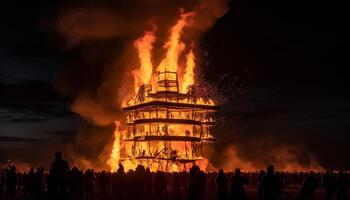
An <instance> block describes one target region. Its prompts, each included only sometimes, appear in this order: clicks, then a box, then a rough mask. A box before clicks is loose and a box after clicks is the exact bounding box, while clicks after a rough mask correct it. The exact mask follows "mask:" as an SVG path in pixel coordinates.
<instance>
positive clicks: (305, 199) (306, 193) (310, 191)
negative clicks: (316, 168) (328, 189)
mask: <svg viewBox="0 0 350 200" xmlns="http://www.w3.org/2000/svg"><path fill="white" fill-rule="evenodd" d="M316 186H317V184H316V179H315V175H314V172H313V171H311V172H310V173H309V175H307V176H306V177H305V179H304V181H303V184H302V186H301V189H300V200H314V199H315V189H316Z"/></svg>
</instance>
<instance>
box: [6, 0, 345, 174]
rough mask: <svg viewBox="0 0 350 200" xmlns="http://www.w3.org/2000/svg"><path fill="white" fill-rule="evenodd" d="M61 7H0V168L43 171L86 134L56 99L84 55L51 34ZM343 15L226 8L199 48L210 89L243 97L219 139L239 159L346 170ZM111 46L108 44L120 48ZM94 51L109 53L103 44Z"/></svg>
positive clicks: (299, 5) (312, 6) (229, 109)
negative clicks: (233, 122) (10, 163)
mask: <svg viewBox="0 0 350 200" xmlns="http://www.w3.org/2000/svg"><path fill="white" fill-rule="evenodd" d="M62 6H63V7H64V1H44V0H41V1H19V0H15V1H7V2H5V3H2V5H1V8H0V15H1V16H0V20H1V27H2V28H1V32H0V40H1V42H0V66H1V67H0V97H1V98H0V161H6V160H8V159H11V160H15V161H18V162H23V163H29V164H31V165H47V164H48V163H49V161H50V159H51V157H52V154H53V152H54V151H56V150H58V149H62V148H63V146H64V144H66V143H67V142H70V141H74V140H76V135H77V132H78V129H81V127H85V126H89V125H87V124H88V123H87V122H86V121H85V120H83V119H82V118H81V117H80V116H79V115H77V114H75V113H73V112H72V111H71V109H70V106H71V103H72V101H73V99H72V98H71V96H70V95H62V93H60V92H58V91H57V90H58V89H57V82H58V79H60V76H62V71H64V70H66V69H67V68H66V67H64V66H67V61H70V60H71V58H72V57H74V56H76V55H77V53H76V51H81V50H82V49H83V48H84V47H81V46H80V47H78V48H75V49H73V50H72V49H69V50H67V47H66V46H65V45H63V42H62V36H61V35H59V34H58V33H57V32H55V30H54V28H52V26H51V24H52V23H53V21H55V19H56V15H57V12H58V11H57V10H59V8H60V7H62ZM125 9H126V8H125ZM346 13H347V12H346V11H345V6H342V5H338V4H337V3H336V2H332V1H328V2H327V3H321V2H319V1H309V2H305V1H243V0H238V1H236V0H233V1H231V3H230V9H229V11H228V12H227V13H226V14H225V15H224V16H223V17H221V18H219V19H218V20H217V22H216V24H215V25H214V26H213V27H211V28H210V29H209V30H208V31H206V32H205V33H204V34H201V36H200V41H199V43H200V45H199V46H200V47H201V52H204V53H202V54H203V55H202V59H201V63H202V67H203V71H204V72H205V73H206V74H207V79H208V81H209V82H210V81H213V79H215V78H213V77H212V76H211V75H210V74H216V75H217V76H220V75H222V76H226V77H229V78H232V79H233V80H234V81H235V84H237V87H238V88H239V90H241V92H239V93H240V95H239V97H237V98H234V99H232V100H230V101H229V102H227V103H226V104H225V105H224V107H225V112H226V113H229V114H232V116H234V118H235V119H237V121H238V122H237V124H238V125H237V126H238V127H237V126H236V127H235V128H234V130H235V134H231V133H228V134H227V135H224V136H223V135H221V136H218V140H219V141H220V138H222V139H227V138H228V140H226V141H230V142H234V143H237V145H239V146H240V147H242V148H244V147H245V148H246V149H245V150H242V152H241V154H242V156H244V157H246V158H250V159H253V158H251V156H252V155H249V151H253V152H254V151H257V149H258V148H259V149H269V148H273V147H274V146H278V145H291V146H295V147H297V148H299V150H300V151H299V152H298V154H304V153H305V152H307V154H310V155H312V156H314V157H315V159H316V160H317V161H318V162H319V163H320V164H321V165H322V166H325V167H334V168H349V167H350V158H349V156H348V155H349V153H350V150H349V148H348V143H349V138H350V137H349V135H348V132H349V130H350V127H349V121H350V105H349V98H350V96H349V88H348V85H349V84H348V83H349V80H348V78H347V76H348V73H347V71H348V70H347V68H348V67H349V62H348V59H347V58H346V56H347V53H346V52H347V51H346V46H345V39H346V38H347V37H348V35H347V32H346V29H347V24H348V21H347V20H346V19H347V18H346V16H345V14H346ZM119 40H120V38H118V37H115V38H112V39H110V38H109V40H108V43H113V45H115V46H117V47H118V44H119V43H118V41H119ZM99 46H100V47H101V49H106V48H107V49H108V48H111V47H110V46H108V44H107V43H106V41H104V42H103V43H99ZM116 52H117V50H116ZM73 63H74V62H73ZM71 64H72V63H70V64H69V65H71ZM89 69H90V68H75V69H74V70H75V73H76V74H79V73H83V74H84V73H86V72H85V71H84V70H89ZM76 70H82V71H78V72H76ZM72 90H73V89H72ZM100 128H101V127H100ZM105 128H106V127H102V129H105ZM107 129H109V128H108V127H107ZM107 132H108V131H107ZM266 138H269V141H268V142H267V141H266V143H265V142H264V141H265V140H264V139H266ZM254 141H255V142H254ZM256 141H261V144H260V145H258V146H259V147H257V146H256V144H255V143H257V142H256ZM253 143H254V144H253ZM256 155H258V154H256ZM254 159H256V158H254ZM301 159H302V158H301Z"/></svg>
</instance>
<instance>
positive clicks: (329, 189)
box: [322, 171, 336, 200]
mask: <svg viewBox="0 0 350 200" xmlns="http://www.w3.org/2000/svg"><path fill="white" fill-rule="evenodd" d="M322 185H323V187H324V189H325V195H326V200H332V199H333V195H334V193H335V191H336V185H335V177H334V175H333V174H332V173H331V172H329V171H327V172H326V173H325V174H324V176H323V182H322Z"/></svg>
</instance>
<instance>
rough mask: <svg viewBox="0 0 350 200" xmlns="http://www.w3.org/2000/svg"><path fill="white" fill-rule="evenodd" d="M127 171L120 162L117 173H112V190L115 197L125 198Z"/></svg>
mask: <svg viewBox="0 0 350 200" xmlns="http://www.w3.org/2000/svg"><path fill="white" fill-rule="evenodd" d="M124 179H125V172H124V167H123V165H122V164H119V168H118V170H117V173H114V174H113V175H112V180H111V182H112V183H111V184H112V192H113V197H114V199H124V197H125V185H124Z"/></svg>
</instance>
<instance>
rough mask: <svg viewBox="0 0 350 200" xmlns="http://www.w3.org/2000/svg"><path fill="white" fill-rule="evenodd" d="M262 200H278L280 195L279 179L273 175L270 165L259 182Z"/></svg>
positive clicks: (273, 170)
mask: <svg viewBox="0 0 350 200" xmlns="http://www.w3.org/2000/svg"><path fill="white" fill-rule="evenodd" d="M261 185H262V191H263V200H278V199H279V194H280V182H279V178H278V177H277V176H276V174H275V168H274V167H273V166H272V165H269V166H268V167H267V172H266V174H265V175H264V176H263V177H262V181H261Z"/></svg>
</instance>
